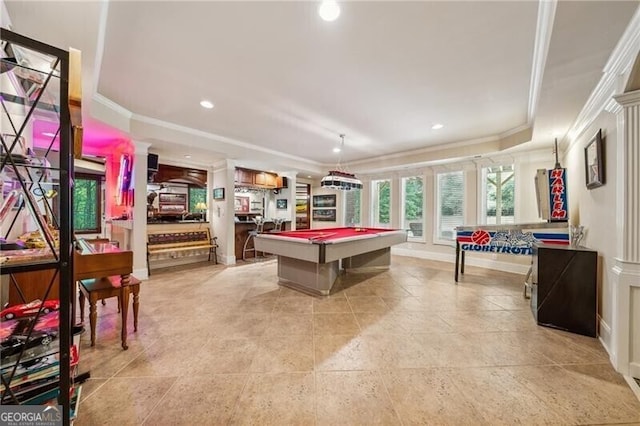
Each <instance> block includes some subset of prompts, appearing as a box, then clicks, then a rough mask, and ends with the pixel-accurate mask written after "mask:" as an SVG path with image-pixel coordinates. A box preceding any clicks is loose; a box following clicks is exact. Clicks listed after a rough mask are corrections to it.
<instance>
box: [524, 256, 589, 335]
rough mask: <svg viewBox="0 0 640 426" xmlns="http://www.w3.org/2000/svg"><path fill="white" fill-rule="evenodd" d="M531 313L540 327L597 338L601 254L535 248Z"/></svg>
mask: <svg viewBox="0 0 640 426" xmlns="http://www.w3.org/2000/svg"><path fill="white" fill-rule="evenodd" d="M532 272H533V280H532V281H533V285H532V289H531V310H532V312H533V316H534V317H535V319H536V321H537V323H538V324H539V325H544V326H547V327H553V328H557V329H560V330H565V331H570V332H572V333H578V334H583V335H585V336H591V337H596V331H597V272H598V252H597V251H595V250H590V249H588V248H583V247H580V248H570V247H565V246H554V245H537V246H534V248H533V270H532Z"/></svg>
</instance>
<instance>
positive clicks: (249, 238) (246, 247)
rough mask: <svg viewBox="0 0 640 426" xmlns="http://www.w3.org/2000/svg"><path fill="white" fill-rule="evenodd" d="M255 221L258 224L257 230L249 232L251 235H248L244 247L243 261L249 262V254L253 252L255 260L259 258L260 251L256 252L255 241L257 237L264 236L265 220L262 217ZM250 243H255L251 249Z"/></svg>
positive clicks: (254, 219)
mask: <svg viewBox="0 0 640 426" xmlns="http://www.w3.org/2000/svg"><path fill="white" fill-rule="evenodd" d="M253 221H254V222H255V224H256V228H255V229H251V230H249V235H247V239H246V240H244V246H242V260H247V252H253V257H254V258H256V257H258V251H257V250H256V244H255V241H254V239H255V237H256V235H258V234H262V232H263V229H264V219H263V218H262V217H260V218H253ZM249 241H253V243H252V244H251V247H249Z"/></svg>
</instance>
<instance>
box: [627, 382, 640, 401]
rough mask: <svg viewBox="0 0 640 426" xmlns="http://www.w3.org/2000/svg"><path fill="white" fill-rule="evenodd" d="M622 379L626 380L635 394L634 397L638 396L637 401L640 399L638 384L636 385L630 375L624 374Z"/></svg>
mask: <svg viewBox="0 0 640 426" xmlns="http://www.w3.org/2000/svg"><path fill="white" fill-rule="evenodd" d="M636 377H638V376H636ZM624 379H625V380H626V381H627V384H628V385H629V387H630V388H631V390H632V391H633V393H634V394H635V395H636V398H638V401H640V386H638V382H636V381H635V380H634V378H633V377H631V376H624Z"/></svg>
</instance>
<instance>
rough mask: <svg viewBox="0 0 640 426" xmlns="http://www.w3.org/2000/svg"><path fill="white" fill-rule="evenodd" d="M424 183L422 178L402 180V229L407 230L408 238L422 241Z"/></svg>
mask: <svg viewBox="0 0 640 426" xmlns="http://www.w3.org/2000/svg"><path fill="white" fill-rule="evenodd" d="M423 223H424V182H423V179H422V176H412V177H406V178H403V179H402V228H403V229H407V230H408V232H409V238H411V239H415V240H421V241H423V240H424V234H423V232H422V227H423Z"/></svg>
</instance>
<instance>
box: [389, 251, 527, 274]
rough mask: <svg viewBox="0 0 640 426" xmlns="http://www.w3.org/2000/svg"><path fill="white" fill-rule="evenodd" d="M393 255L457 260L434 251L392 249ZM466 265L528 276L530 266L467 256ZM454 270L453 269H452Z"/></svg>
mask: <svg viewBox="0 0 640 426" xmlns="http://www.w3.org/2000/svg"><path fill="white" fill-rule="evenodd" d="M391 254H394V255H398V256H406V257H415V258H418V259H428V260H436V261H441V262H449V263H454V262H455V260H456V256H455V254H449V253H439V252H433V251H424V250H410V249H406V248H397V247H391ZM464 263H465V265H469V266H478V267H480V268H487V269H494V270H497V271H503V272H512V273H514V274H526V273H527V271H528V270H529V265H522V264H519V263H511V262H501V261H499V260H492V259H481V258H477V257H469V256H465V262H464ZM452 269H453V268H452Z"/></svg>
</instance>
